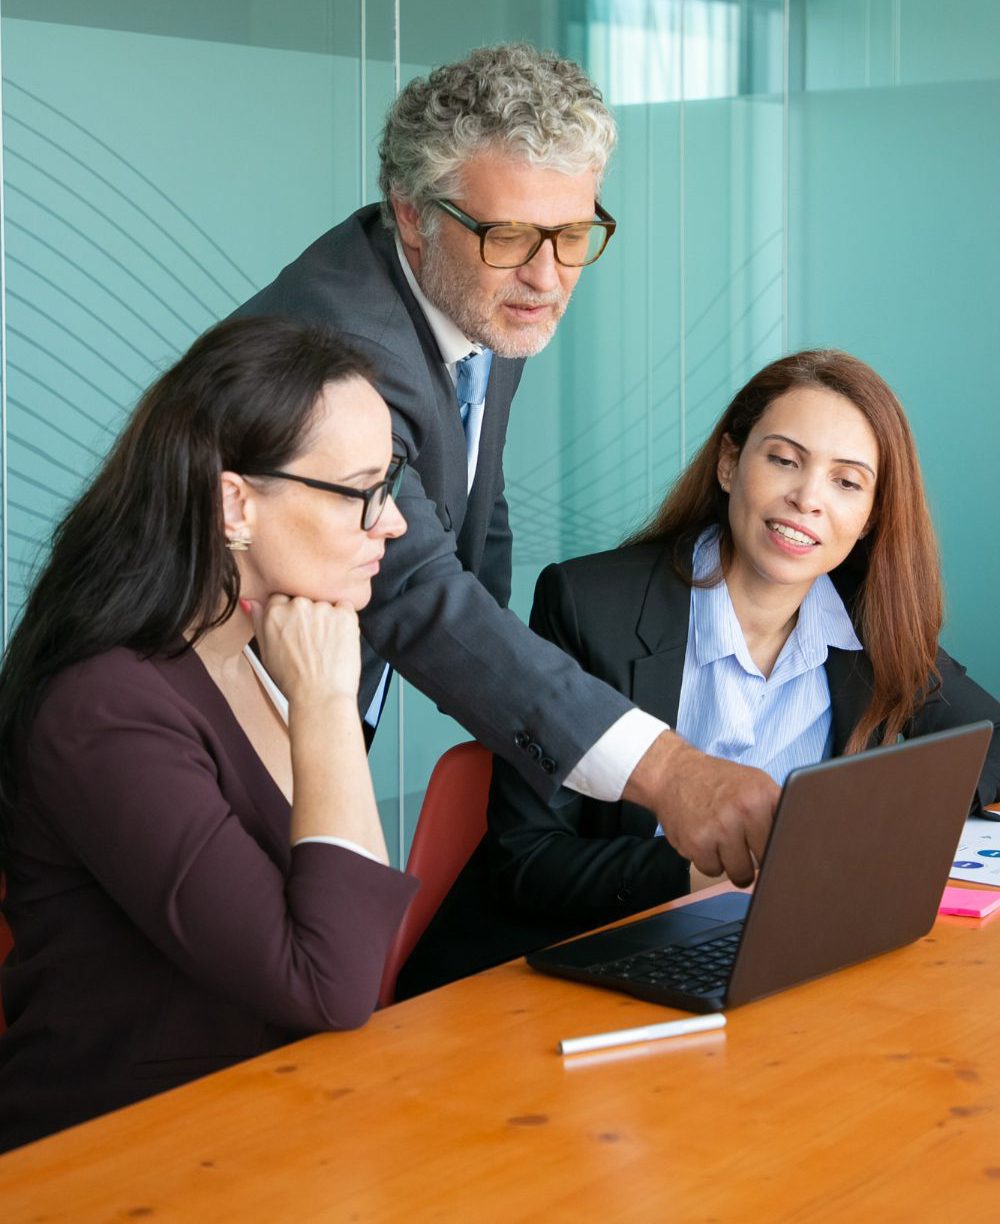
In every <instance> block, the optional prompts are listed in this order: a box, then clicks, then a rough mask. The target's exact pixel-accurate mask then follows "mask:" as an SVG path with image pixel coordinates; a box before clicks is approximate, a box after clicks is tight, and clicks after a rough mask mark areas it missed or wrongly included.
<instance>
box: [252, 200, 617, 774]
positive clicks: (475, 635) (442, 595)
mask: <svg viewBox="0 0 1000 1224" xmlns="http://www.w3.org/2000/svg"><path fill="white" fill-rule="evenodd" d="M236 313H237V314H242V315H266V314H273V315H283V316H291V317H294V318H299V319H304V320H308V321H312V322H320V323H325V324H329V325H330V326H332V327H333V328H335V329H336V330H337V332H338V333H339V334H340V335H341V336H342V337H343V339H344V340H345V341H347V342H348V343H349V344H351V345H352V346H353V347H354V348H356V349H358V350H360V351H361V352H362V353H364V354H365V355H366V356H368V357H369V358H370V359H371V360H372V361H373V362H374V365H375V369H376V372H377V377H376V385H377V386H378V389H379V391H380V392H381V393H382V395H383V396H384V397H385V399H386V401H387V402H388V404H389V406H390V408H391V410H392V416H393V429H394V431H395V432H396V434H397V435H398V436H399V438H400V440H401V441H402V443H403V445H404V446H405V448H406V450H407V452H408V454H409V457H410V460H411V463H412V470H411V472H410V473H408V474H407V478H406V481H405V483H404V486H403V488H402V490H401V493H400V497H399V508H400V510H401V511H402V513H403V515H404V516H405V518H406V520H407V523H408V524H409V530H408V531H407V533H406V535H405V536H403V537H402V538H401V539H399V540H394V541H392V542H390V544H389V548H388V550H387V553H386V558H385V562H384V563H383V567H382V571H381V573H380V575H379V577H378V579H377V580H376V582H375V584H374V590H373V598H372V602H371V604H370V606H369V607H368V608H367V609H366V610H365V612H364V613H363V615H362V629H363V631H364V635H365V638H366V640H367V642H368V644H369V647H370V648H369V649H368V650H366V652H365V660H364V663H365V667H364V676H363V680H362V687H361V706H362V709H363V710H364V709H367V706H368V703H369V701H370V700H371V697H372V695H373V694H374V691H375V686H376V684H377V681H378V677H379V675H380V674H381V670H382V665H381V662H380V659H384V660H387V661H388V662H390V663H391V664H392V665H393V667H395V668H396V669H397V670H398V671H399V672H401V673H402V675H404V676H405V677H406V678H407V679H408V680H410V681H412V682H413V683H414V684H415V685H416V686H417V687H418V688H419V689H421V690H422V691H423V692H425V693H427V694H428V695H429V696H430V697H431V698H433V700H435V701H436V702H437V703H438V705H439V706H440V707H441V708H442V709H443V710H445V711H446V712H447V713H449V714H451V715H453V716H454V717H455V718H457V719H458V720H459V721H460V722H461V723H462V724H463V725H464V726H466V727H467V728H468V729H469V730H470V731H471V732H472V734H473V735H475V737H476V738H477V739H479V740H481V741H482V742H483V743H484V744H486V745H488V746H489V747H490V748H492V749H493V750H494V751H495V752H498V753H500V754H501V755H503V756H506V757H507V758H508V759H510V760H511V761H512V762H513V763H514V765H515V766H516V768H517V769H518V770H519V771H520V772H521V774H522V775H523V776H524V777H525V778H527V779H528V781H529V782H530V784H531V786H532V787H533V788H534V789H535V790H536V791H538V792H539V793H540V794H542V795H545V796H547V797H548V796H551V795H552V794H553V793H554V792H555V790H556V789H557V787H558V785H559V784H560V783H561V782H562V780H563V778H564V777H565V776H566V774H567V773H568V772H569V770H570V769H571V768H572V767H573V766H574V765H575V764H576V762H577V761H578V760H579V758H580V757H581V756H582V755H583V753H584V752H585V751H586V750H587V749H588V748H590V747H591V746H592V745H593V744H594V742H595V741H596V740H597V739H598V738H599V737H600V736H601V735H602V734H603V733H604V731H606V730H607V728H608V727H609V726H610V725H611V724H612V723H613V722H614V721H615V720H616V719H617V718H619V717H620V716H621V715H622V714H623V713H624V712H625V711H626V710H627V709H628V708H629V703H628V702H627V701H626V700H625V699H624V698H623V697H622V696H621V695H620V694H619V693H617V692H615V691H614V690H613V689H611V688H609V687H608V686H607V685H604V684H601V683H599V682H598V681H596V680H595V679H593V678H592V677H589V676H587V675H585V674H584V672H582V671H581V670H580V668H579V667H578V666H577V665H576V663H575V662H573V661H572V660H571V659H569V658H568V657H567V656H566V655H565V654H563V653H562V652H561V651H558V650H555V649H553V647H552V646H551V645H549V644H548V643H547V642H543V641H541V640H540V639H539V638H537V637H536V636H535V635H534V634H532V633H530V632H529V631H528V629H527V628H526V627H525V626H524V625H523V624H522V623H521V622H520V621H519V620H518V619H517V617H515V616H514V614H513V613H511V612H509V611H507V610H506V604H507V600H508V597H509V594H510V568H511V535H510V528H509V525H508V520H507V503H506V501H505V500H504V479H503V448H504V441H505V439H506V434H507V418H508V414H509V411H510V403H511V400H512V398H513V396H514V392H515V391H516V389H517V385H518V381H519V380H520V377H521V369H522V366H523V364H524V363H523V361H513V360H507V359H504V358H501V357H495V358H494V360H493V366H492V370H491V375H490V382H489V387H488V389H487V394H486V409H485V415H484V418H483V431H482V436H481V440H480V449H479V461H478V465H477V468H476V478H475V481H474V483H473V486H472V490H471V492H470V493H467V492H466V485H467V461H466V449H465V437H464V434H463V432H462V425H461V420H460V418H459V415H458V407H457V404H456V400H455V389H454V386H453V384H452V382H451V379H450V377H449V375H448V372H447V370H446V368H445V365H444V362H443V360H442V358H441V354H440V352H439V350H438V347H437V344H436V342H435V340H434V337H433V335H432V333H431V330H430V328H429V326H428V324H427V320H426V318H425V317H424V314H423V312H422V311H421V309H420V307H419V305H418V304H417V302H416V300H415V298H414V297H413V294H412V293H411V291H410V288H409V286H408V284H407V283H406V278H405V276H404V275H403V271H402V269H401V268H400V266H399V260H398V257H397V254H396V249H395V245H394V241H393V237H392V235H391V234H390V233H389V232H388V231H387V230H386V229H385V227H384V226H383V224H382V222H381V220H380V219H379V213H378V209H377V208H376V207H374V206H369V207H367V208H363V209H361V210H360V211H359V212H357V213H355V214H354V215H353V216H351V217H349V218H348V219H347V220H346V221H344V222H343V223H342V224H341V225H338V226H337V227H336V228H335V229H332V230H330V231H329V232H328V233H326V234H324V235H323V236H322V237H321V238H320V239H318V240H317V241H316V242H315V243H313V245H312V246H311V247H309V248H308V250H306V251H305V252H303V254H302V255H300V256H299V258H298V259H296V260H295V261H294V263H292V264H290V265H289V266H288V267H287V268H285V269H284V271H283V272H282V273H281V274H280V275H279V276H278V278H277V279H276V280H275V281H274V282H273V283H272V284H270V285H269V286H268V287H267V288H266V289H263V290H262V291H261V292H260V293H258V294H257V295H256V296H255V297H253V298H251V299H250V301H249V302H247V303H246V304H245V305H243V306H241V307H240V309H239V310H238V311H237V312H236Z"/></svg>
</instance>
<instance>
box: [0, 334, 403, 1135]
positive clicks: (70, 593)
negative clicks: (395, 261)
mask: <svg viewBox="0 0 1000 1224" xmlns="http://www.w3.org/2000/svg"><path fill="white" fill-rule="evenodd" d="M368 378H369V369H368V365H367V363H366V362H365V361H364V360H363V359H362V358H360V357H358V356H357V354H355V353H353V352H351V351H350V350H349V349H347V348H345V347H344V346H343V345H342V344H341V343H340V342H339V341H338V340H337V339H336V338H335V337H333V336H332V335H330V334H328V333H326V332H324V331H323V330H322V329H318V328H314V327H308V326H305V325H303V324H300V323H291V322H284V321H278V320H273V319H245V320H239V321H236V322H228V323H223V324H220V325H219V326H218V327H216V328H213V329H212V330H211V331H209V332H207V333H206V334H205V335H204V336H202V337H201V339H199V340H198V341H197V342H196V343H195V344H194V345H193V347H192V348H191V350H190V351H189V352H188V353H186V354H185V355H184V356H183V357H182V358H181V359H180V360H179V361H178V362H177V364H176V365H175V366H174V367H173V368H172V369H170V370H168V371H167V372H166V373H165V374H164V375H163V376H162V377H161V378H160V379H158V380H157V382H156V383H155V384H154V385H153V386H152V387H151V388H150V389H149V391H147V392H146V394H145V395H144V396H143V398H142V400H141V402H140V404H139V406H138V408H137V409H136V411H135V413H134V415H133V416H132V418H131V420H130V421H129V423H128V425H127V426H126V428H125V431H124V433H123V434H122V436H121V438H120V439H119V441H118V443H117V445H116V446H115V447H114V449H113V450H112V452H111V454H110V456H109V457H108V459H107V460H106V461H105V463H104V465H103V467H102V468H101V470H100V471H99V472H98V474H97V475H96V477H95V478H94V480H93V481H92V483H91V484H90V487H89V488H88V489H87V490H86V491H85V492H84V494H83V495H82V497H81V498H80V500H79V501H78V502H77V504H76V505H75V506H73V507H72V508H71V509H70V511H69V512H68V514H67V515H66V517H65V518H64V519H63V521H62V524H61V525H60V526H59V528H58V530H57V532H56V534H55V538H54V542H53V547H52V552H51V555H50V557H49V560H48V562H47V564H46V565H45V566H44V568H43V569H42V571H41V574H40V576H39V578H38V580H37V582H36V584H35V586H34V589H33V591H32V593H31V596H30V598H29V600H28V603H27V606H26V608H25V610H24V613H23V615H22V617H21V620H20V623H19V625H18V627H17V630H16V631H15V633H14V635H13V638H12V640H11V643H10V646H9V649H8V651H7V654H6V657H5V659H4V663H3V668H2V670H0V835H2V848H3V864H2V865H3V867H4V870H5V872H6V882H7V894H6V898H5V900H4V905H3V909H4V914H5V916H6V918H7V920H8V922H9V924H10V927H11V929H12V931H13V935H14V950H13V953H12V954H11V956H10V958H9V959H8V961H7V963H6V964H5V965H4V968H3V970H2V973H0V987H2V995H3V1008H4V1012H5V1013H6V1019H7V1022H8V1026H9V1027H8V1029H7V1032H6V1033H4V1034H3V1035H2V1036H0V1100H2V1102H3V1105H2V1108H0V1149H3V1148H7V1147H11V1146H15V1145H17V1144H19V1143H24V1142H27V1141H28V1140H29V1139H35V1138H38V1137H39V1136H41V1135H44V1134H47V1133H48V1132H50V1131H53V1130H57V1129H60V1128H62V1127H64V1126H68V1125H71V1124H73V1123H76V1122H81V1121H83V1120H84V1119H86V1118H90V1117H93V1116H94V1115H95V1114H99V1113H104V1112H105V1111H107V1110H110V1109H116V1108H118V1107H119V1106H122V1105H126V1104H128V1103H129V1102H131V1101H136V1100H139V1099H140V1098H142V1097H145V1096H149V1095H151V1094H152V1093H154V1092H160V1091H163V1090H164V1089H166V1088H171V1087H173V1086H175V1085H177V1084H181V1083H184V1082H185V1081H187V1080H190V1079H193V1078H195V1077H196V1076H199V1075H204V1074H205V1073H207V1072H209V1071H213V1070H217V1069H219V1068H221V1067H225V1066H229V1065H230V1064H232V1063H234V1062H236V1061H238V1060H239V1059H243V1058H250V1057H252V1056H253V1055H255V1054H259V1053H262V1052H263V1051H265V1050H269V1049H272V1048H274V1047H275V1046H278V1045H281V1044H283V1043H285V1042H288V1041H293V1040H295V1039H296V1038H298V1037H300V1036H303V1035H304V1034H307V1033H313V1032H317V1031H320V1030H325V1029H343V1028H352V1027H355V1026H356V1025H359V1024H362V1023H364V1021H365V1020H366V1019H367V1018H368V1016H369V1014H370V1013H371V1011H372V1009H373V1008H374V1006H375V1002H376V999H377V996H378V990H379V986H380V983H381V978H382V970H383V966H384V962H385V957H386V954H387V951H388V948H389V946H390V943H391V941H392V939H393V936H394V935H395V933H396V930H397V928H398V926H399V923H400V921H401V919H402V916H403V913H404V911H405V909H406V906H407V904H408V902H409V900H410V898H411V896H412V895H413V892H414V891H415V888H416V883H415V881H412V880H410V879H408V878H407V877H406V876H404V875H402V874H401V873H400V872H398V871H395V870H393V869H391V868H390V867H389V866H388V865H387V860H388V855H387V853H386V848H385V841H384V839H383V836H382V829H381V825H380V823H379V818H378V811H377V809H376V805H375V797H374V794H373V792H372V785H371V778H370V776H369V773H368V765H367V760H366V755H365V744H364V739H363V736H362V729H361V723H360V719H359V716H358V706H357V689H358V679H359V671H360V636H359V630H358V619H357V611H358V609H359V608H362V607H364V605H365V604H366V603H367V602H368V599H369V598H370V595H371V581H372V578H373V576H374V575H375V574H376V573H377V571H378V568H379V562H380V559H381V557H382V555H383V553H384V551H385V548H386V544H387V543H389V542H391V540H392V538H393V537H395V536H399V535H401V534H402V533H403V532H404V531H405V529H406V524H405V523H404V521H403V519H402V517H401V516H400V514H399V511H398V510H397V509H396V506H395V504H394V501H393V494H394V492H395V490H396V488H397V486H398V481H399V478H400V475H401V473H402V470H403V466H404V464H405V460H404V459H402V458H401V457H397V456H394V455H393V441H392V435H391V432H390V422H389V411H388V409H387V407H386V405H385V402H384V401H383V400H382V398H381V396H380V395H379V394H378V392H376V391H375V389H374V388H373V387H372V385H371V383H370V382H369V381H368ZM254 637H255V638H256V640H257V643H258V646H259V648H260V658H258V656H257V655H256V654H255V653H253V651H251V650H250V648H249V643H250V640H251V638H254Z"/></svg>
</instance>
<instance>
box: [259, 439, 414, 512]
mask: <svg viewBox="0 0 1000 1224" xmlns="http://www.w3.org/2000/svg"><path fill="white" fill-rule="evenodd" d="M405 471H406V456H405V455H393V457H392V462H391V463H390V464H389V470H388V471H387V472H386V474H385V479H384V480H380V481H379V482H378V483H377V484H373V485H371V486H370V487H369V488H367V489H354V488H352V487H351V486H350V485H339V484H330V482H329V481H327V480H314V479H313V478H312V477H311V476H296V475H295V473H294V472H279V471H268V472H253V473H251V472H244V473H243V474H244V475H245V476H267V477H270V478H271V479H272V480H294V481H296V482H297V483H298V484H304V485H308V486H309V488H310V489H322V490H323V491H324V492H325V493H339V494H340V496H341V497H356V498H358V499H359V500H360V501H363V502H364V503H365V504H364V505H363V506H362V507H361V529H362V531H371V529H372V528H373V527H374V526H375V524H376V523H377V522H378V521H379V519H380V518H381V517H382V511H383V510H384V509H385V503H386V502H387V501H388V500H389V498H390V497H395V496H396V494H397V493H398V492H399V486H400V484H401V482H402V479H403V473H404V472H405Z"/></svg>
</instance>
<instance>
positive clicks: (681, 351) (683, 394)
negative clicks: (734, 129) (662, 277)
mask: <svg viewBox="0 0 1000 1224" xmlns="http://www.w3.org/2000/svg"><path fill="white" fill-rule="evenodd" d="M686 4H687V0H681V11H680V26H679V42H680V52H679V56H678V58H679V59H680V68H679V71H678V74H677V77H678V84H679V87H680V89H679V92H680V104H679V106H678V109H677V125H678V132H677V137H678V138H677V161H678V173H677V181H678V184H679V200H678V218H677V219H678V225H677V229H678V232H679V236H680V241H679V251H678V258H677V263H678V273H679V277H678V280H679V284H678V298H679V301H678V315H679V318H678V324H677V327H678V332H679V333H680V334H679V337H678V345H677V355H678V367H677V379H678V387H679V394H678V396H677V414H678V422H677V440H678V445H679V447H680V454H679V456H678V471H683V470H684V464H685V461H686V457H687V259H686V246H687V234H686V227H687V211H686V208H685V195H686V192H687V183H686V180H685V173H684V168H685V160H686V149H685V136H686V131H685V123H684V121H685V109H684V108H685V91H686V83H685V80H684V67H685V60H686V58H687V57H686V55H685V54H684V34H685V31H684V19H685V17H686V12H685V8H686Z"/></svg>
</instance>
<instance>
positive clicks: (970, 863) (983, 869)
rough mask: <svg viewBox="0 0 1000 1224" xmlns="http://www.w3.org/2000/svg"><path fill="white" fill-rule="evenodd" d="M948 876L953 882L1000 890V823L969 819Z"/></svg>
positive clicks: (979, 818)
mask: <svg viewBox="0 0 1000 1224" xmlns="http://www.w3.org/2000/svg"><path fill="white" fill-rule="evenodd" d="M948 875H949V876H950V877H951V879H953V880H969V881H970V882H971V883H972V884H993V885H996V886H997V887H1000V821H998V820H983V819H982V817H981V816H970V817H969V819H968V820H967V821H966V822H965V828H964V829H963V830H962V836H961V837H960V838H959V841H958V849H957V850H956V851H955V861H954V862H953V863H952V866H951V871H949V872H948Z"/></svg>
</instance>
